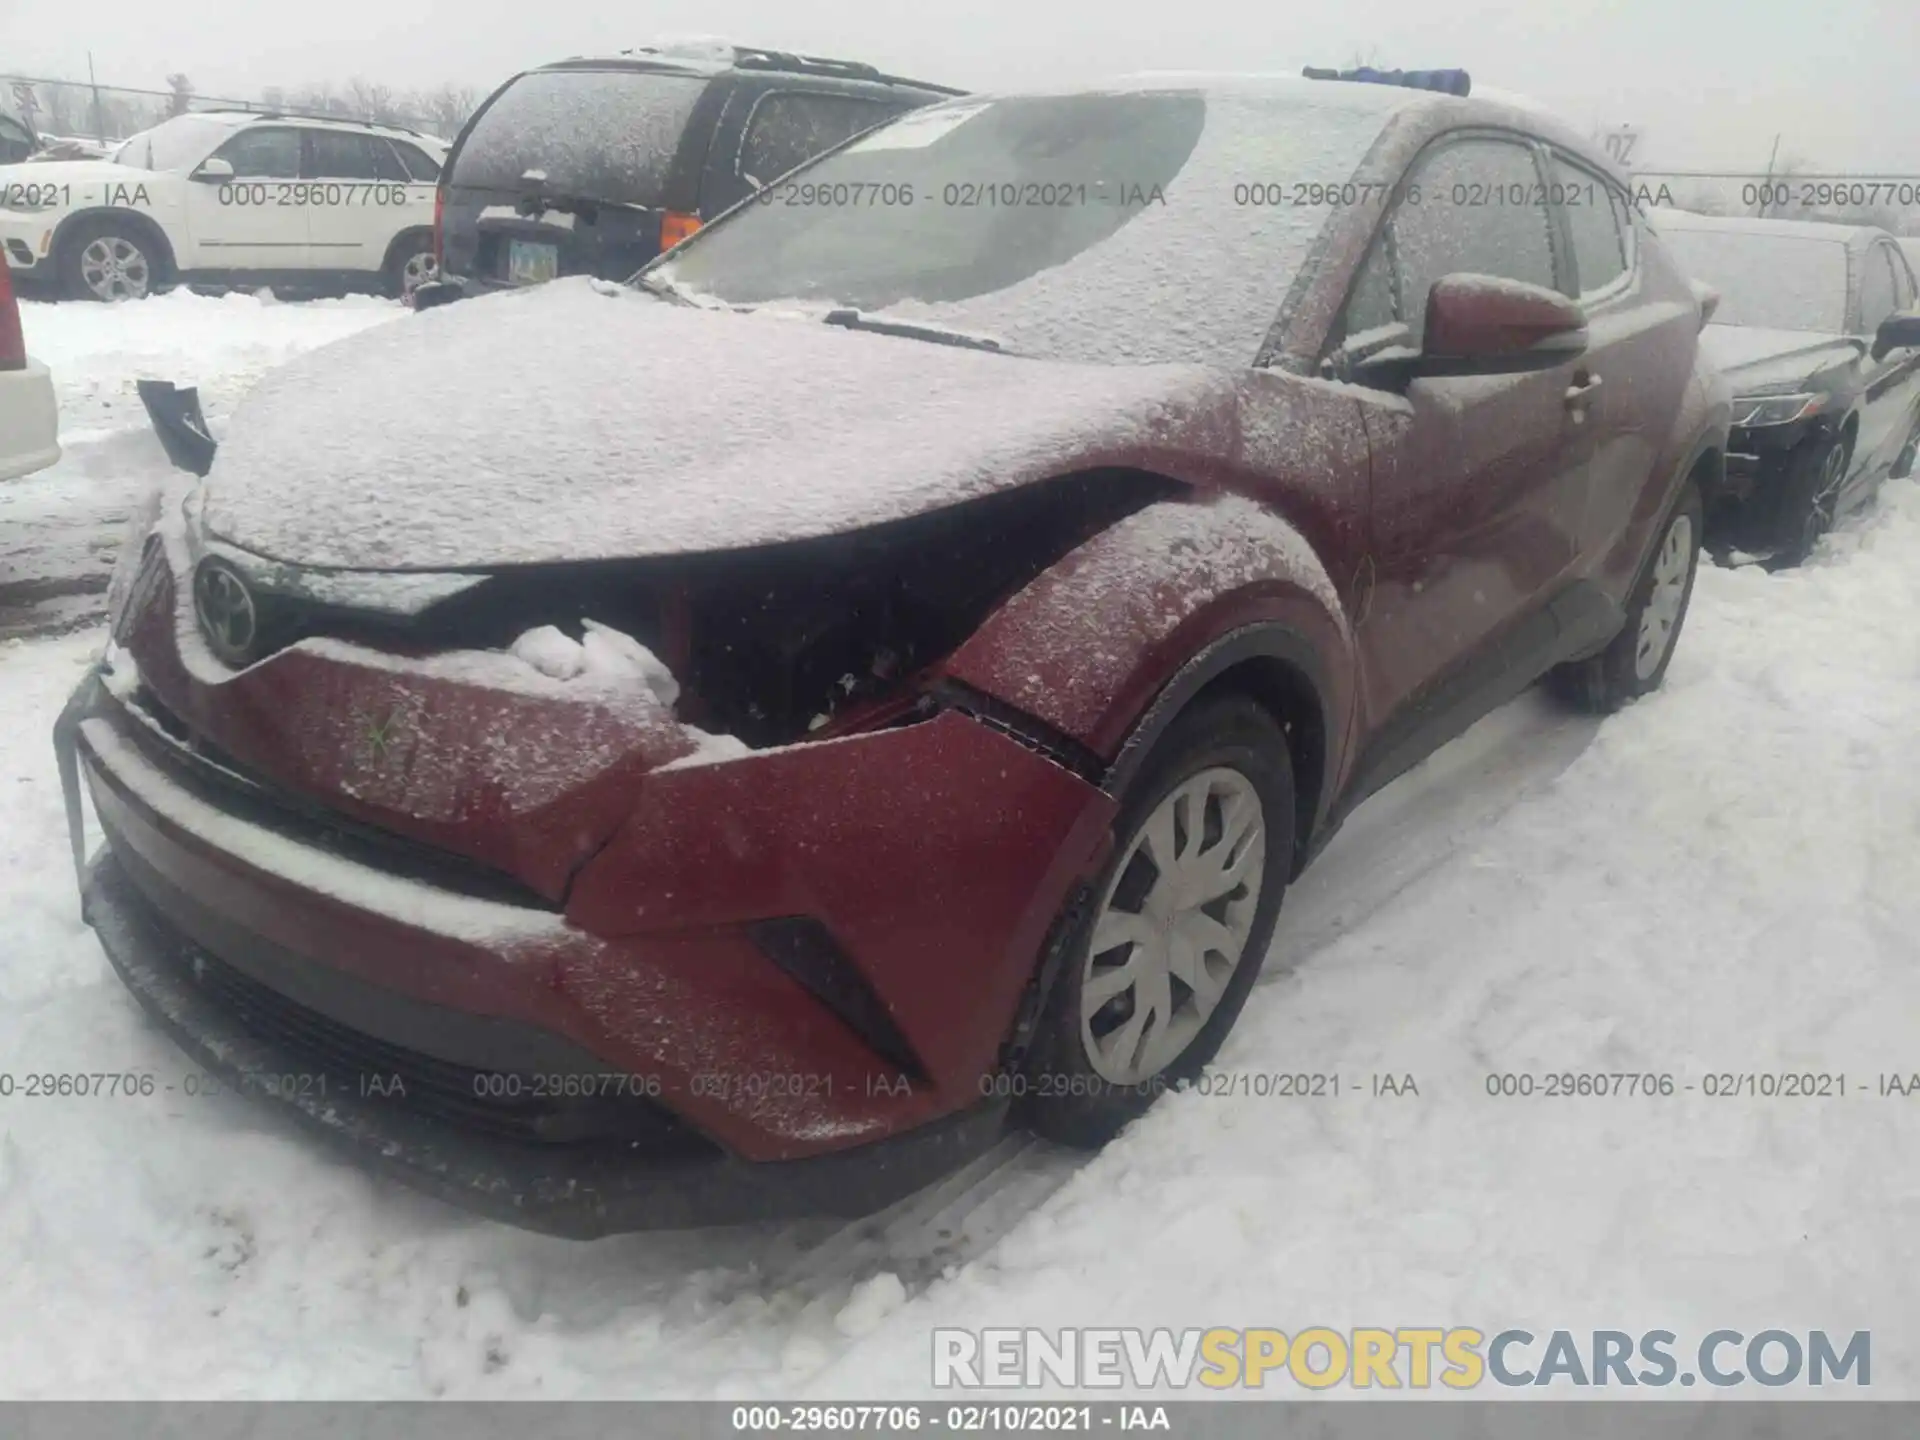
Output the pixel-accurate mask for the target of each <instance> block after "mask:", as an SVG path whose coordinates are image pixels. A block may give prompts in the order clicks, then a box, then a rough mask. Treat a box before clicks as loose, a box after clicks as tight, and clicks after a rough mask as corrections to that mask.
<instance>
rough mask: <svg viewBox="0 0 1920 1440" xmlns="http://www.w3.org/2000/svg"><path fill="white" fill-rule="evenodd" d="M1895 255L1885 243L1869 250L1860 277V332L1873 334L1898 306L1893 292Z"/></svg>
mask: <svg viewBox="0 0 1920 1440" xmlns="http://www.w3.org/2000/svg"><path fill="white" fill-rule="evenodd" d="M1892 262H1893V255H1892V253H1891V252H1890V251H1889V250H1888V249H1887V247H1886V246H1885V245H1876V246H1874V247H1873V248H1872V249H1871V250H1869V251H1867V253H1866V257H1865V260H1864V264H1865V267H1866V269H1865V273H1864V274H1862V275H1861V277H1860V333H1861V334H1862V335H1871V334H1872V333H1873V332H1874V331H1876V330H1878V329H1879V328H1880V322H1881V321H1882V320H1884V319H1886V318H1887V317H1888V316H1889V315H1891V314H1893V312H1894V310H1895V309H1897V308H1898V307H1897V306H1896V305H1895V303H1894V293H1893V264H1892Z"/></svg>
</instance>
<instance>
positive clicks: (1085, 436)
mask: <svg viewBox="0 0 1920 1440" xmlns="http://www.w3.org/2000/svg"><path fill="white" fill-rule="evenodd" d="M1230 393H1231V379H1230V377H1229V376H1227V375H1226V374H1225V373H1224V372H1218V371H1212V370H1208V369H1205V368H1201V367H1187V366H1140V367H1104V366H1092V365H1068V364H1058V363H1052V362H1042V361H1037V360H1027V359H1020V358H1016V357H1012V356H1008V355H996V354H992V353H989V352H985V351H979V350H972V349H962V348H958V347H955V346H949V345H939V344H932V343H928V342H926V341H922V340H912V339H901V338H896V337H891V336H886V335H877V334H872V333H862V332H851V331H848V330H845V329H842V328H839V327H837V326H830V325H826V324H824V323H822V322H821V321H820V320H819V319H817V318H812V317H802V316H776V315H771V314H766V313H761V314H735V313H732V312H714V311H710V310H705V309H699V308H683V307H679V306H675V305H670V304H668V303H665V302H663V301H661V300H658V299H655V298H653V297H652V296H649V295H645V294H641V293H639V292H635V291H631V290H625V289H621V288H619V287H614V286H608V285H604V284H602V283H600V282H596V281H590V280H586V279H578V280H562V281H556V282H554V283H551V284H548V285H545V286H541V287H539V288H537V289H534V290H528V291H521V292H517V293H510V294H501V295H493V296H487V297H483V298H479V299H472V300H466V301H462V302H460V303H459V304H455V305H449V306H444V307H441V308H438V309H435V310H431V311H427V312H425V313H422V314H420V315H417V316H413V317H409V318H408V319H407V320H405V321H402V322H400V323H397V324H394V325H386V326H381V327H379V328H378V329H377V330H372V331H368V332H366V333H364V334H362V335H358V336H355V337H353V338H351V339H349V340H345V341H341V342H338V343H336V344H334V345H331V346H327V347H325V348H323V349H321V350H317V351H314V352H312V353H311V354H309V355H307V356H305V357H303V358H302V359H301V360H299V361H296V362H295V363H293V364H291V365H287V366H285V367H283V368H281V369H280V370H278V371H276V372H274V374H273V375H271V376H270V377H269V378H268V379H267V380H266V381H264V382H263V383H262V384H261V385H260V386H259V387H258V388H257V389H255V390H254V391H253V392H252V393H251V394H250V395H249V396H248V398H247V399H246V400H245V401H244V402H243V403H242V405H241V406H240V408H239V410H238V412H237V413H236V414H235V416H234V419H233V422H232V424H231V426H230V427H229V429H228V433H227V436H226V438H225V439H224V440H223V441H222V442H221V446H220V451H219V455H218V457H217V458H216V460H215V463H214V467H213V470H212V473H211V474H210V475H209V477H208V479H207V482H206V485H207V490H206V505H205V509H204V515H205V522H206V528H207V530H208V532H209V533H210V534H211V535H213V536H214V537H217V538H219V539H222V540H225V541H227V542H229V543H231V544H233V545H237V546H239V547H241V548H243V549H246V550H250V551H253V552H255V553H257V554H261V555H265V556H269V557H271V558H273V559H276V560H280V561H284V562H286V563H289V564H295V565H310V566H323V567H340V568H346V569H369V570H389V571H391V570H435V569H440V570H444V569H463V568H482V567H492V566H500V565H516V564H537V563H544V562H555V561H568V560H595V559H628V558H638V557H641V556H649V555H665V554H676V553H694V552H699V551H712V550H729V549H742V548H745V547H748V546H753V545H763V544H770V543H775V542H779V541H785V540H797V539H805V538H809V537H813V536H819V535H825V534H831V533H835V532H840V531H845V530H849V529H854V528H858V527H860V526H864V525H870V524H874V523H877V522H880V521H885V520H891V519H901V518H905V517H907V516H909V515H914V514H919V513H922V512H925V511H930V510H935V509H940V508H943V507H945V506H948V505H952V504H956V503H959V502H961V501H964V500H967V499H970V498H973V497H975V496H979V495H984V494H987V493H990V492H993V491H996V490H1003V489H1008V488H1011V487H1013V486H1017V485H1021V484H1025V483H1028V482H1031V481H1034V480H1039V479H1043V478H1046V477H1047V476H1049V475H1052V474H1056V473H1059V472H1060V471H1061V470H1062V469H1064V468H1078V467H1080V466H1083V465H1092V464H1099V463H1103V462H1112V461H1119V460H1123V459H1126V458H1129V457H1130V456H1132V455H1134V454H1135V453H1137V452H1138V451H1139V450H1140V449H1143V448H1147V449H1151V448H1158V447H1160V446H1163V445H1179V444H1182V443H1183V442H1184V440H1185V439H1187V438H1188V437H1189V436H1190V434H1191V431H1192V427H1196V426H1201V425H1206V424H1207V423H1208V421H1209V418H1210V417H1211V416H1213V415H1214V414H1215V413H1216V407H1215V406H1214V405H1213V404H1212V403H1210V402H1213V401H1215V400H1224V399H1227V398H1228V397H1229V396H1230Z"/></svg>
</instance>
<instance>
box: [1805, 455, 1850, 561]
mask: <svg viewBox="0 0 1920 1440" xmlns="http://www.w3.org/2000/svg"><path fill="white" fill-rule="evenodd" d="M1846 467H1847V448H1846V446H1844V445H1835V446H1834V447H1833V448H1832V449H1831V450H1829V451H1828V452H1827V456H1826V458H1825V459H1824V460H1822V461H1821V462H1820V478H1819V480H1818V481H1817V482H1816V483H1815V485H1814V490H1813V503H1812V504H1811V505H1809V506H1808V507H1807V513H1806V515H1805V516H1803V517H1802V519H1801V522H1800V549H1801V551H1802V552H1803V553H1804V552H1805V551H1808V550H1811V549H1812V548H1813V545H1814V542H1815V541H1816V540H1818V539H1819V538H1820V537H1821V536H1822V535H1824V534H1826V533H1827V531H1829V530H1831V529H1832V528H1833V516H1834V510H1835V508H1836V507H1837V506H1838V504H1839V502H1840V481H1841V480H1842V479H1843V478H1844V477H1845V475H1846Z"/></svg>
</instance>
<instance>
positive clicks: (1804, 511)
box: [1768, 436, 1848, 570]
mask: <svg viewBox="0 0 1920 1440" xmlns="http://www.w3.org/2000/svg"><path fill="white" fill-rule="evenodd" d="M1847 460H1848V446H1847V443H1846V441H1845V440H1843V439H1842V438H1841V437H1839V436H1834V437H1833V438H1832V439H1828V440H1818V441H1814V442H1813V443H1811V444H1808V445H1804V446H1802V447H1801V448H1800V449H1799V450H1798V451H1797V452H1796V453H1795V454H1794V455H1793V458H1792V459H1791V460H1790V461H1789V462H1788V464H1787V469H1786V473H1785V474H1784V475H1782V476H1781V477H1780V489H1779V492H1778V494H1779V501H1778V505H1779V508H1778V510H1776V512H1775V519H1774V543H1775V546H1776V548H1775V550H1774V554H1773V558H1772V559H1771V561H1769V563H1768V568H1769V569H1773V570H1791V569H1793V568H1794V567H1795V566H1797V565H1802V564H1804V563H1805V562H1806V559H1807V557H1808V556H1809V555H1811V554H1813V547H1814V546H1815V545H1817V544H1819V543H1820V537H1821V536H1822V535H1825V534H1826V533H1827V531H1829V530H1831V529H1832V528H1833V517H1834V514H1835V512H1836V510H1837V509H1838V507H1839V504H1840V487H1841V485H1842V484H1843V483H1845V481H1846V478H1847Z"/></svg>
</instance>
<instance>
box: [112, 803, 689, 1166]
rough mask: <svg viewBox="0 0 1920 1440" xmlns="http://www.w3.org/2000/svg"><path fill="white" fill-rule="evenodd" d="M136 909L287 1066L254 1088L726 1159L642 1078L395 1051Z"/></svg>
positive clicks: (175, 963)
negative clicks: (527, 1069)
mask: <svg viewBox="0 0 1920 1440" xmlns="http://www.w3.org/2000/svg"><path fill="white" fill-rule="evenodd" d="M113 838H114V837H113V836H112V835H111V834H109V840H112V839H113ZM114 850H115V854H116V857H117V858H119V860H120V861H121V864H122V865H123V866H124V867H125V868H126V869H127V871H128V873H129V875H130V877H132V878H134V880H135V885H136V888H137V889H141V890H144V889H146V888H147V887H148V886H150V885H154V884H158V885H160V886H162V887H164V886H165V885H166V883H167V882H165V881H164V880H160V879H159V877H158V876H156V875H153V874H152V873H151V872H149V871H148V869H147V867H146V866H145V865H144V864H143V863H142V862H141V861H140V859H139V857H138V856H137V855H136V854H135V853H134V852H132V851H130V850H129V849H128V848H127V847H126V846H125V845H124V844H120V845H115V846H114ZM140 904H141V908H143V909H146V910H147V911H148V913H149V915H150V916H151V918H152V920H153V922H154V924H153V929H154V931H155V932H156V934H158V935H159V936H162V937H164V941H165V952H166V953H165V954H164V956H156V957H155V959H156V961H157V963H159V964H162V965H164V966H165V967H166V968H168V969H171V970H173V971H174V972H175V973H176V974H178V975H179V976H180V978H181V979H182V980H183V981H185V982H186V983H188V984H191V985H193V986H194V987H195V988H196V989H198V990H199V991H200V993H201V994H203V995H205V996H206V997H207V998H208V1000H210V1001H211V1002H212V1003H214V1004H215V1005H217V1006H218V1007H219V1008H221V1009H222V1010H224V1011H225V1012H226V1013H227V1015H228V1016H229V1017H230V1018H231V1019H233V1020H234V1021H235V1022H236V1023H237V1024H238V1025H239V1026H240V1027H241V1028H242V1029H244V1030H246V1031H247V1032H248V1033H250V1034H251V1035H253V1036H254V1037H255V1038H256V1039H258V1040H260V1041H261V1042H263V1043H264V1044H266V1045H269V1046H271V1047H272V1048H273V1049H274V1050H275V1051H276V1052H277V1054H278V1055H279V1056H280V1057H281V1058H282V1059H283V1061H284V1064H285V1073H284V1074H282V1075H279V1076H271V1075H261V1076H252V1077H250V1079H249V1083H250V1084H251V1085H252V1086H253V1087H255V1088H258V1089H262V1090H265V1091H267V1092H269V1093H271V1091H272V1090H273V1088H274V1087H275V1086H276V1085H284V1086H289V1087H293V1086H297V1087H299V1088H300V1089H301V1090H303V1091H305V1092H307V1093H315V1092H318V1093H319V1094H321V1095H330V1094H338V1095H342V1096H351V1097H354V1098H356V1099H364V1100H373V1101H387V1102H390V1103H392V1104H395V1105H398V1106H401V1107H404V1108H405V1109H408V1110H411V1111H413V1112H414V1113H416V1114H420V1115H424V1116H429V1117H431V1118H433V1119H436V1120H441V1121H444V1122H446V1123H447V1124H449V1125H451V1126H454V1127H457V1128H459V1129H461V1130H463V1131H467V1132H469V1133H471V1134H475V1135H481V1136H488V1137H491V1138H493V1139H497V1140H504V1141H509V1142H515V1143H519V1144H525V1145H538V1146H569V1147H576V1148H586V1147H602V1148H618V1149H620V1150H622V1151H637V1152H640V1153H643V1154H647V1155H653V1156H658V1157H659V1158H662V1159H673V1158H680V1157H687V1158H698V1157H704V1156H712V1155H715V1154H717V1153H719V1152H718V1150H717V1147H715V1146H714V1145H713V1143H712V1142H711V1141H709V1140H707V1139H706V1138H705V1137H704V1136H702V1135H700V1134H699V1133H698V1132H696V1131H694V1130H692V1129H690V1128H689V1127H688V1126H686V1125H685V1124H683V1123H682V1122H681V1121H679V1120H678V1119H676V1118H675V1117H674V1115H673V1114H672V1113H671V1112H670V1111H668V1110H666V1109H665V1108H664V1107H662V1106H660V1105H658V1104H656V1103H654V1102H653V1101H652V1100H651V1099H649V1098H648V1096H647V1094H646V1087H645V1085H644V1083H643V1082H642V1081H641V1080H640V1079H638V1078H634V1077H623V1076H614V1075H611V1074H610V1073H608V1072H605V1071H601V1072H597V1073H591V1074H590V1073H588V1072H587V1071H586V1070H584V1069H582V1070H579V1071H576V1072H571V1073H564V1074H552V1075H532V1074H526V1073H521V1072H514V1071H501V1070H482V1069H475V1068H472V1067H469V1066H466V1065H460V1064H456V1063H454V1062H451V1061H447V1060H441V1059H439V1058H437V1057H435V1056H432V1055H425V1054H422V1053H420V1052H419V1051H416V1050H410V1049H407V1048H405V1047H404V1046H399V1045H394V1044H390V1043H388V1042H387V1041H384V1040H380V1039H376V1038H375V1037H373V1036H371V1035H368V1034H365V1033H364V1032H362V1031H359V1030H356V1029H354V1028H353V1027H351V1026H349V1025H343V1024H341V1023H340V1022H339V1021H337V1020H334V1019H332V1018H331V1017H329V1016H326V1015H323V1014H321V1013H320V1012H318V1011H316V1010H312V1009H309V1008H308V1007H306V1006H304V1005H301V1004H299V1003H297V1002H296V1001H293V1000H290V999H288V998H287V997H286V996H284V995H282V994H281V993H280V992H279V991H277V990H274V989H272V988H271V987H270V986H267V985H263V984H261V983H260V982H259V981H257V980H255V979H253V978H252V977H251V976H248V975H246V974H244V973H243V972H241V971H240V970H238V969H237V968H235V967H234V966H232V965H230V964H228V963H227V962H226V961H224V960H222V959H220V958H219V957H218V956H216V955H214V954H213V953H212V952H211V951H209V950H207V949H205V948H203V947H202V946H199V945H196V944H194V943H193V942H192V941H191V940H189V939H188V938H187V937H186V936H184V935H182V934H181V933H180V931H179V930H178V929H176V928H175V927H174V926H173V925H172V924H171V923H169V922H168V921H167V920H166V918H165V916H164V914H163V913H162V912H161V911H160V909H159V907H158V906H156V905H154V903H153V901H152V899H151V898H150V897H149V896H145V895H143V896H141V900H140ZM582 1092H584V1093H582Z"/></svg>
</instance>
